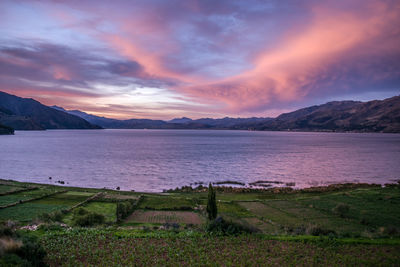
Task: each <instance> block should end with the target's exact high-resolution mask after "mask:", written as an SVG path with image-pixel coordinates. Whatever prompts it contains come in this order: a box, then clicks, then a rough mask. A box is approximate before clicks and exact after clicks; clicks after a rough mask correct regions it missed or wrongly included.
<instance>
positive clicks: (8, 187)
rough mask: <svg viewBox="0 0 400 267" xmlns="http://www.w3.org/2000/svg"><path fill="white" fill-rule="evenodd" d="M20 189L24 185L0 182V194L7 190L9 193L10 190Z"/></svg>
mask: <svg viewBox="0 0 400 267" xmlns="http://www.w3.org/2000/svg"><path fill="white" fill-rule="evenodd" d="M21 189H24V187H20V186H14V185H7V184H0V194H4V193H9V192H10V193H11V192H14V191H17V190H21Z"/></svg>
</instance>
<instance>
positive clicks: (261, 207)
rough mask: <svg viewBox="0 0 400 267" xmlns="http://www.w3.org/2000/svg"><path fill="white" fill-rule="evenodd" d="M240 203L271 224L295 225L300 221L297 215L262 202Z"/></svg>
mask: <svg viewBox="0 0 400 267" xmlns="http://www.w3.org/2000/svg"><path fill="white" fill-rule="evenodd" d="M239 204H240V206H242V207H243V208H245V209H246V210H248V211H250V212H252V213H253V214H254V215H257V216H258V217H260V218H262V219H263V220H265V221H267V222H270V223H271V224H278V225H282V226H294V225H296V224H297V223H298V219H297V218H296V217H294V216H291V215H289V214H287V213H286V212H282V211H280V210H279V209H277V208H274V207H272V206H269V205H266V204H264V203H261V202H240V203H239Z"/></svg>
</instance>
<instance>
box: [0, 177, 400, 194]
mask: <svg viewBox="0 0 400 267" xmlns="http://www.w3.org/2000/svg"><path fill="white" fill-rule="evenodd" d="M61 182H64V181H61ZM273 182H274V183H275V184H285V183H283V182H279V181H273ZM7 183H20V184H25V185H31V186H35V185H42V186H55V187H60V188H71V189H93V190H106V191H114V192H120V193H138V194H141V193H144V194H168V193H201V192H207V188H208V184H207V183H200V184H194V185H197V186H195V187H194V186H192V185H193V184H191V185H183V186H181V187H177V188H171V189H163V190H162V191H136V190H124V189H117V188H119V186H118V185H117V186H116V187H115V188H107V187H86V186H72V185H69V184H68V183H65V182H64V184H62V183H56V182H54V183H36V182H29V181H28V182H24V181H18V180H13V179H2V178H0V184H7ZM212 184H213V187H214V188H216V190H217V192H220V193H263V192H265V193H275V194H277V193H305V192H332V191H339V190H341V189H355V188H372V187H377V188H384V187H391V186H398V185H400V179H399V180H393V183H382V184H378V183H363V182H356V183H351V182H345V183H333V184H329V185H321V186H309V187H302V188H294V187H293V186H276V187H274V186H271V187H248V186H228V185H227V184H231V183H223V185H221V184H222V183H221V182H213V183H212ZM250 184H251V183H250Z"/></svg>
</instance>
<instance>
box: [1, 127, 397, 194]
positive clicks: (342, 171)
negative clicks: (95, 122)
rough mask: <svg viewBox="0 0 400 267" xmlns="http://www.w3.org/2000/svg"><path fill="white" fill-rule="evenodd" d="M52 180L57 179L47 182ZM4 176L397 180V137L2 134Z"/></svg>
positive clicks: (126, 181)
mask: <svg viewBox="0 0 400 267" xmlns="http://www.w3.org/2000/svg"><path fill="white" fill-rule="evenodd" d="M49 177H52V180H49ZM0 178H2V179H14V180H19V181H30V182H39V183H55V181H57V180H63V181H65V182H66V183H68V185H72V186H83V187H97V188H103V187H107V188H116V187H117V186H119V187H121V189H124V190H132V189H133V190H136V191H149V192H150V191H152V192H154V191H162V190H163V189H169V188H175V187H178V186H179V187H180V186H182V185H189V184H191V183H195V182H200V181H201V182H205V183H208V182H210V181H222V180H234V181H240V182H244V183H249V182H254V181H257V180H273V181H282V182H294V183H295V184H296V187H308V186H315V185H326V184H331V183H343V182H367V183H382V184H383V183H387V182H393V181H394V180H396V179H400V135H399V134H378V133H377V134H375V133H368V134H358V133H298V132H252V131H218V130H51V131H50V130H49V131H17V132H16V134H15V135H14V136H0Z"/></svg>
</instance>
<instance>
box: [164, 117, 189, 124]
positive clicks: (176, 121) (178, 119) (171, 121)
mask: <svg viewBox="0 0 400 267" xmlns="http://www.w3.org/2000/svg"><path fill="white" fill-rule="evenodd" d="M192 121H193V120H192V119H190V118H187V117H182V118H175V119H172V120H170V121H168V122H169V123H190V122H192Z"/></svg>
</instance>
